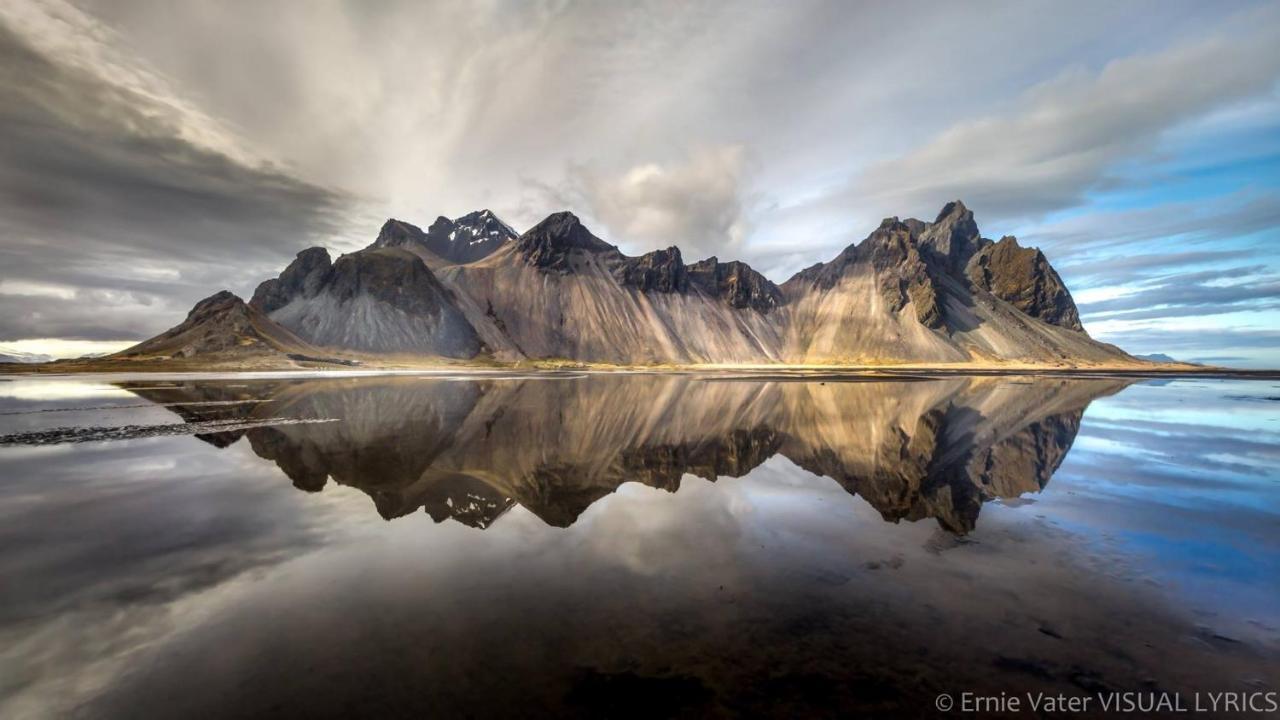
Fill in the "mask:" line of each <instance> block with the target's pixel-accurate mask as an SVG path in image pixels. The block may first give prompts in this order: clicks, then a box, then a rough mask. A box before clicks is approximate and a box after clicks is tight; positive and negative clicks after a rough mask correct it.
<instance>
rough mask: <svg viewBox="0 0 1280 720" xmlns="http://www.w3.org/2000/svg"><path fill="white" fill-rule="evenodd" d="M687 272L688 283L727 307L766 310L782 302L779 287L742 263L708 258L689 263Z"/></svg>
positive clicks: (765, 311)
mask: <svg viewBox="0 0 1280 720" xmlns="http://www.w3.org/2000/svg"><path fill="white" fill-rule="evenodd" d="M688 272H689V281H690V282H692V283H694V284H695V285H697V286H698V287H700V288H702V289H703V291H704V292H706V293H708V294H710V295H714V296H716V297H718V298H720V299H721V300H724V301H725V302H727V303H729V306H730V307H734V308H738V309H742V308H751V309H753V310H756V311H758V312H762V313H767V312H769V311H770V310H772V309H774V308H776V307H778V306H779V305H781V304H782V303H783V297H782V291H781V290H779V289H778V286H777V285H775V284H773V282H772V281H770V280H769V279H768V278H766V277H765V276H763V275H761V274H760V273H758V272H756V271H755V270H752V269H751V266H750V265H747V264H746V263H743V262H738V261H736V260H735V261H733V262H727V263H722V262H720V261H719V260H717V259H716V258H714V257H709V258H707V259H706V260H703V261H701V262H696V263H694V264H692V265H690V266H689V267H688Z"/></svg>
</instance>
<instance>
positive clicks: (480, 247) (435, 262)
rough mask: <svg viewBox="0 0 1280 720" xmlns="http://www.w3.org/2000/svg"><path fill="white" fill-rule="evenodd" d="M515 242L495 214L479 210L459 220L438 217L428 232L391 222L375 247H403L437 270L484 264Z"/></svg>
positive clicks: (406, 224)
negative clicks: (446, 266) (446, 267)
mask: <svg viewBox="0 0 1280 720" xmlns="http://www.w3.org/2000/svg"><path fill="white" fill-rule="evenodd" d="M515 239H516V231H515V230H512V229H511V226H510V225H507V224H506V223H504V222H502V221H501V220H499V219H498V216H496V215H494V214H493V212H491V211H489V210H477V211H475V212H472V213H468V214H466V215H463V216H462V217H460V218H457V219H455V220H450V219H449V218H447V217H444V216H441V217H438V218H436V221H435V222H433V223H431V227H429V228H427V230H426V232H423V230H422V228H420V227H418V226H416V225H413V224H410V223H407V222H403V221H401V220H395V219H391V220H388V221H387V222H386V223H385V224H384V225H383V226H382V230H381V231H379V233H378V237H377V239H375V240H374V241H373V245H372V247H379V248H380V247H403V248H405V249H406V250H409V251H411V252H414V253H416V254H418V255H419V256H420V257H421V258H422V260H423V262H425V263H426V264H427V266H428V267H431V268H433V269H435V268H440V267H443V266H445V265H450V264H458V263H469V262H475V261H476V260H481V259H483V258H486V257H488V256H490V255H492V254H493V253H495V252H497V250H498V249H499V248H501V247H502V246H503V245H505V244H507V243H509V242H511V241H513V240H515Z"/></svg>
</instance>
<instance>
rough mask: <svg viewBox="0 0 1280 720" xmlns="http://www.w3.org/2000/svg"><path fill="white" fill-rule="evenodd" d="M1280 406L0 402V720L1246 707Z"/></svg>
mask: <svg viewBox="0 0 1280 720" xmlns="http://www.w3.org/2000/svg"><path fill="white" fill-rule="evenodd" d="M1278 396H1280V387H1277V383H1274V382H1262V381H1253V382H1247V381H1210V380H1177V381H1172V382H1169V381H1161V382H1150V381H1147V382H1134V381H1131V380H1124V379H1108V378H1092V379H1063V378H1052V379H1045V378H1032V377H984V378H956V377H950V378H941V379H921V380H910V381H908V380H895V381H889V382H879V381H877V382H867V381H850V382H840V381H837V380H835V379H832V378H824V379H822V380H818V381H812V382H806V381H796V380H772V381H771V380H760V379H756V380H743V379H734V378H726V377H723V376H705V377H698V376H670V375H625V376H617V375H560V376H535V377H527V376H524V377H518V376H486V377H472V376H466V375H456V376H432V377H417V376H399V377H373V378H356V377H342V378H331V379H324V378H320V379H314V378H313V379H244V378H230V379H221V380H209V381H183V380H173V379H166V380H145V379H144V380H134V381H129V382H108V381H106V380H93V379H80V380H74V381H73V380H69V379H57V378H50V379H15V380H10V381H0V436H3V437H2V438H0V577H2V578H3V579H4V580H3V584H2V585H0V717H5V718H26V717H32V718H43V717H50V716H59V715H75V714H79V715H83V716H87V717H108V718H113V717H128V718H132V717H155V716H168V717H229V716H233V717H254V716H268V715H270V716H282V715H283V716H294V715H305V716H313V717H314V716H319V717H326V716H328V717H349V716H352V715H360V716H431V717H440V716H444V717H452V716H456V715H471V716H480V717H488V716H537V715H545V714H558V715H568V716H580V717H623V716H634V717H668V716H683V717H705V716H740V715H746V714H750V715H775V716H787V717H794V716H809V715H814V714H818V715H833V714H847V713H849V712H853V711H858V710H863V711H870V712H872V713H873V714H877V715H891V714H892V715H905V716H922V717H929V716H933V715H934V714H935V703H936V702H937V698H938V696H939V695H940V694H942V693H947V694H949V695H950V696H951V697H952V698H953V699H955V700H956V701H957V702H958V701H959V700H960V699H961V698H962V696H963V694H964V693H971V694H973V695H974V697H978V696H992V695H996V696H998V695H999V694H1000V693H1006V694H1011V695H1022V694H1026V693H1028V692H1031V693H1036V692H1040V691H1044V692H1047V693H1063V694H1065V695H1067V696H1081V697H1094V698H1095V700H1094V704H1093V705H1092V707H1091V710H1092V711H1094V712H1096V713H1098V714H1101V712H1100V706H1099V705H1098V704H1097V698H1100V697H1103V696H1105V695H1108V694H1110V693H1112V692H1116V691H1123V692H1135V693H1169V694H1170V695H1171V696H1174V695H1176V697H1177V698H1179V699H1180V701H1181V702H1182V703H1183V704H1184V705H1187V706H1190V704H1191V703H1192V702H1193V701H1195V700H1196V698H1197V695H1196V693H1202V696H1199V697H1200V698H1201V699H1200V700H1199V702H1200V703H1201V706H1202V707H1203V706H1204V704H1205V703H1206V702H1207V701H1206V700H1204V699H1203V698H1204V697H1206V696H1204V695H1203V694H1205V693H1210V692H1232V693H1238V694H1241V696H1243V697H1251V698H1253V703H1254V707H1255V708H1257V709H1262V710H1266V709H1267V708H1268V707H1269V706H1267V705H1266V704H1265V703H1266V702H1267V698H1268V695H1267V693H1271V695H1270V696H1269V697H1270V698H1273V699H1274V698H1275V697H1276V696H1275V694H1274V693H1275V691H1277V690H1280V469H1278V467H1280V399H1278ZM1272 701H1273V702H1274V700H1272ZM1022 709H1024V710H1025V709H1026V706H1025V705H1024V706H1023V708H1022ZM1210 714H1212V713H1210ZM1232 716H1234V717H1240V716H1241V715H1238V714H1236V715H1232Z"/></svg>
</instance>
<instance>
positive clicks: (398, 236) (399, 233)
mask: <svg viewBox="0 0 1280 720" xmlns="http://www.w3.org/2000/svg"><path fill="white" fill-rule="evenodd" d="M440 220H446V219H445V218H440ZM437 222H439V221H437ZM446 222H447V220H446ZM426 240H427V234H426V233H424V232H422V228H420V227H418V226H417V225H414V224H413V223H407V222H405V221H403V220H397V219H395V218H388V219H387V221H386V222H385V223H383V224H382V229H381V230H379V231H378V237H377V238H375V239H374V241H373V244H374V246H375V247H400V246H402V245H409V244H412V243H418V244H420V245H425V244H426Z"/></svg>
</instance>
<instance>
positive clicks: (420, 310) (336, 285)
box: [254, 222, 481, 358]
mask: <svg viewBox="0 0 1280 720" xmlns="http://www.w3.org/2000/svg"><path fill="white" fill-rule="evenodd" d="M415 229H416V228H414V227H413V226H411V225H408V224H407V223H394V222H388V223H387V225H384V226H383V231H384V232H383V233H382V235H380V237H381V238H382V239H383V240H394V239H395V238H409V239H410V240H409V241H413V240H412V238H413V237H414V234H413V232H414V230H415ZM254 304H255V306H256V307H259V308H262V309H264V310H267V311H268V312H269V313H270V317H271V319H272V320H274V321H275V322H278V323H279V324H281V325H283V326H284V327H286V328H288V329H289V330H291V331H293V332H295V333H297V334H298V336H299V337H301V338H303V339H304V340H306V341H308V342H310V343H314V344H316V345H320V346H326V347H337V348H343V349H348V350H359V351H364V352H375V353H415V354H427V355H443V356H446V357H461V358H468V357H473V356H474V355H476V354H477V353H478V352H479V351H480V349H481V346H480V341H479V338H478V336H477V334H476V331H475V328H474V327H472V325H471V323H469V322H468V321H467V320H466V318H465V317H464V316H463V314H462V312H461V310H459V309H458V307H457V298H456V297H455V296H454V294H453V292H452V291H450V290H449V289H448V288H446V287H445V286H444V285H442V284H441V283H440V281H439V280H438V279H437V278H436V276H435V275H434V274H433V273H432V272H431V270H430V268H428V267H427V266H426V264H425V263H424V262H423V260H422V259H421V258H420V257H419V256H418V255H417V254H415V253H414V252H412V251H411V250H409V249H408V248H406V247H397V246H386V247H377V248H369V249H366V250H361V251H359V252H355V253H351V254H349V255H343V256H342V257H340V258H338V259H337V261H335V262H333V263H332V264H330V263H329V256H328V254H327V253H325V252H324V251H323V250H320V249H319V248H315V249H314V250H308V251H306V252H304V253H301V254H299V255H298V258H297V259H296V260H294V262H293V263H292V264H290V265H289V267H288V268H286V269H285V271H284V272H283V273H281V275H280V277H279V278H278V279H276V280H269V281H267V282H265V283H263V284H262V285H261V286H259V288H258V293H256V294H255V296H254Z"/></svg>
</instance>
